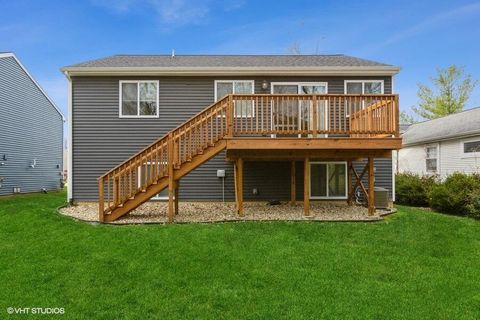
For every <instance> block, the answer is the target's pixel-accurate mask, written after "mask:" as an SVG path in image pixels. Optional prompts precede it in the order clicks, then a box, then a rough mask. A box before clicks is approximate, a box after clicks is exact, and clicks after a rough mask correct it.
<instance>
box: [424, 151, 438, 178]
mask: <svg viewBox="0 0 480 320" xmlns="http://www.w3.org/2000/svg"><path fill="white" fill-rule="evenodd" d="M425 152H426V157H425V162H426V163H425V165H426V169H427V172H428V173H437V170H438V168H437V167H438V165H437V164H438V148H437V146H427V147H426V148H425Z"/></svg>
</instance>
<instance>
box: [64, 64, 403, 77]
mask: <svg viewBox="0 0 480 320" xmlns="http://www.w3.org/2000/svg"><path fill="white" fill-rule="evenodd" d="M62 71H63V72H65V73H66V74H68V75H69V76H106V75H118V76H129V75H132V76H133V75H135V76H139V75H145V76H149V75H151V76H154V75H163V76H169V75H172V76H173V75H176V76H178V75H185V76H205V75H215V76H218V75H311V76H315V75H318V76H320V75H321V76H335V75H344V76H366V75H375V76H392V75H395V74H397V73H398V72H399V71H400V68H398V67H394V66H373V67H372V66H370V67H247V68H246V67H229V68H224V67H208V68H207V67H188V68H185V67H177V68H165V67H66V68H63V69H62Z"/></svg>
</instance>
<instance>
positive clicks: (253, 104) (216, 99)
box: [214, 79, 255, 118]
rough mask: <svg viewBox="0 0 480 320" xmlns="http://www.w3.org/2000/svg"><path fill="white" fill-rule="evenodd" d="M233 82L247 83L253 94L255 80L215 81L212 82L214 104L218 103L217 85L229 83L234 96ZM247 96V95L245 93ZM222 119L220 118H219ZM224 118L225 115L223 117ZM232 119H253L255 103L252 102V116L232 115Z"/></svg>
mask: <svg viewBox="0 0 480 320" xmlns="http://www.w3.org/2000/svg"><path fill="white" fill-rule="evenodd" d="M235 82H247V83H251V84H252V93H251V94H255V80H241V79H236V80H215V81H214V92H215V102H217V101H218V96H217V83H231V84H232V91H233V94H235ZM247 94H248V93H247ZM219 117H222V116H219ZM223 117H225V115H224V116H223ZM234 118H255V101H254V100H252V114H251V115H242V116H237V115H236V114H234Z"/></svg>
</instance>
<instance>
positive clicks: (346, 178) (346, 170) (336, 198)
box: [309, 161, 349, 200]
mask: <svg viewBox="0 0 480 320" xmlns="http://www.w3.org/2000/svg"><path fill="white" fill-rule="evenodd" d="M315 164H325V165H326V171H325V172H326V180H327V181H326V192H327V195H326V196H312V189H313V188H311V187H310V195H309V196H310V199H312V200H346V199H347V198H348V175H349V172H348V164H347V161H311V162H310V172H312V165H315ZM329 164H343V165H344V166H345V196H334V197H330V196H329V195H328V194H329V191H328V188H329V172H328V165H329ZM312 185H313V180H312V176H311V175H310V186H312Z"/></svg>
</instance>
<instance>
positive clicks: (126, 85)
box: [119, 80, 159, 118]
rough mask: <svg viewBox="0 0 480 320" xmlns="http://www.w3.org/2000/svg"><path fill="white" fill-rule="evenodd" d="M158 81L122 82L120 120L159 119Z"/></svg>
mask: <svg viewBox="0 0 480 320" xmlns="http://www.w3.org/2000/svg"><path fill="white" fill-rule="evenodd" d="M158 100H159V98H158V81H137V80H135V81H133V80H122V81H120V104H119V114H120V118H158Z"/></svg>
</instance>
